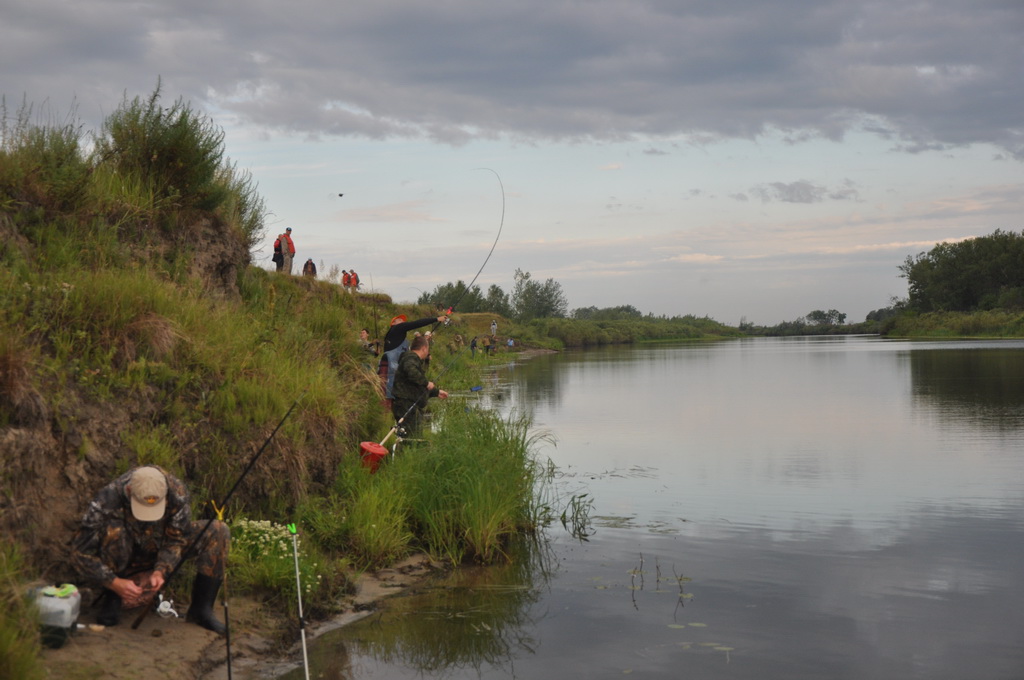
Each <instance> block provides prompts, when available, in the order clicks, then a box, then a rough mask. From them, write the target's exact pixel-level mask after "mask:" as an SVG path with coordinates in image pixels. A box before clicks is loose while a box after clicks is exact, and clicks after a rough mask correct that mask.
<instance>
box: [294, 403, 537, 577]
mask: <svg viewBox="0 0 1024 680" xmlns="http://www.w3.org/2000/svg"><path fill="white" fill-rule="evenodd" d="M437 416H439V417H441V420H442V422H441V424H440V427H439V428H438V430H437V431H436V432H434V433H431V434H427V435H426V437H427V441H426V443H424V444H421V445H420V446H416V447H413V446H406V447H403V448H401V449H400V450H399V452H398V453H397V455H396V456H394V457H393V458H389V459H388V460H387V462H386V463H385V464H384V465H383V466H382V467H381V468H380V470H379V471H378V472H377V473H376V474H368V473H367V471H366V470H365V469H364V468H362V467H361V466H360V465H359V463H358V462H357V461H351V460H350V461H349V462H347V464H346V465H345V466H344V469H343V471H342V474H341V475H340V476H339V482H338V488H337V495H336V496H335V497H334V498H335V499H334V501H333V503H332V505H331V514H329V515H328V514H322V513H320V514H316V515H311V514H307V517H308V518H309V520H310V521H311V523H312V524H313V525H314V526H315V527H316V528H315V530H314V531H315V533H316V534H317V535H318V536H322V537H325V538H327V537H329V539H327V540H329V541H330V542H331V543H332V544H333V545H335V546H344V548H345V549H346V550H348V551H350V552H351V554H352V555H353V556H354V558H355V559H356V560H357V563H359V564H361V565H363V566H366V567H371V566H380V565H382V564H385V563H387V561H389V560H392V559H394V558H395V557H399V556H401V555H403V554H406V553H408V552H411V551H413V550H424V551H426V552H429V553H430V554H432V555H434V556H435V557H437V558H440V559H446V560H449V561H451V562H454V563H461V562H464V561H466V560H472V561H475V562H479V563H494V562H499V561H504V560H507V559H508V554H507V551H506V549H507V546H508V545H509V544H510V542H511V541H512V540H513V539H514V538H515V537H517V536H521V535H523V534H529V533H532V532H534V531H535V530H536V529H537V528H538V526H539V525H540V524H541V523H542V522H543V521H545V519H546V518H545V517H543V508H542V507H541V506H540V505H539V503H538V498H539V497H540V495H539V490H538V487H539V486H541V485H542V484H543V483H544V480H545V477H544V474H543V471H542V468H541V467H540V466H539V465H538V464H537V463H536V460H535V454H536V451H535V448H536V446H537V445H538V444H539V443H540V441H541V440H542V439H544V435H543V434H537V433H532V432H531V428H530V419H529V418H528V417H526V416H523V415H517V416H510V417H508V418H501V417H499V416H497V415H495V414H493V413H491V412H487V411H466V410H462V409H460V408H458V405H456V406H455V407H451V408H447V409H445V410H444V411H443V412H440V411H439V412H438V414H437Z"/></svg>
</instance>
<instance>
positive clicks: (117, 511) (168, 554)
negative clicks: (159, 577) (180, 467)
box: [71, 468, 191, 585]
mask: <svg viewBox="0 0 1024 680" xmlns="http://www.w3.org/2000/svg"><path fill="white" fill-rule="evenodd" d="M160 470H161V472H163V473H164V475H166V477H167V508H166V510H165V511H164V518H163V519H162V520H160V521H158V522H140V521H139V520H137V519H135V516H134V515H132V509H131V499H129V497H128V492H127V491H126V489H125V487H126V486H127V485H128V483H129V482H130V481H131V478H132V472H133V471H134V470H129V471H128V472H126V473H124V474H123V475H121V476H120V477H118V478H117V479H115V480H114V481H112V482H110V483H109V484H107V485H106V486H105V487H103V488H102V489H100V491H99V492H98V493H97V494H96V497H95V498H93V499H92V501H91V502H90V503H89V507H88V509H87V510H86V511H85V515H84V516H83V517H82V523H81V525H80V527H79V529H78V531H77V532H76V533H75V535H74V537H73V538H72V539H71V563H72V566H74V567H75V569H76V571H78V573H79V574H80V575H81V576H82V578H83V579H84V580H85V581H87V582H89V583H90V584H93V585H109V584H110V583H111V582H112V581H113V580H114V577H115V576H124V575H125V574H118V573H116V572H115V569H116V567H115V566H114V565H113V564H111V562H112V561H115V560H114V558H113V556H112V555H111V554H110V552H111V550H110V548H109V546H111V545H112V544H114V543H117V542H119V541H121V537H120V536H115V535H114V534H115V533H119V532H126V533H127V534H128V536H127V538H128V539H129V541H128V542H130V544H131V546H132V551H131V552H132V560H133V562H137V561H141V562H148V563H149V565H151V566H152V568H153V569H158V570H160V571H162V572H163V574H164V576H167V575H168V574H170V573H171V571H173V570H174V568H175V567H176V566H177V564H178V562H179V560H180V558H181V555H182V553H183V551H184V550H185V548H186V543H187V536H188V532H189V529H190V526H191V510H190V508H189V495H188V490H187V489H186V488H185V484H184V483H183V482H182V481H181V480H180V479H178V478H177V477H175V476H174V475H172V474H170V473H168V472H167V471H166V470H164V469H163V468H160ZM129 566H143V565H142V564H137V565H127V564H126V565H123V567H122V570H123V569H124V568H128V567H129Z"/></svg>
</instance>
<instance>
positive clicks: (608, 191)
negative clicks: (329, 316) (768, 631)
mask: <svg viewBox="0 0 1024 680" xmlns="http://www.w3.org/2000/svg"><path fill="white" fill-rule="evenodd" d="M0 16H2V18H3V20H2V22H0V92H2V93H3V95H4V96H5V99H6V102H7V107H8V109H9V110H10V109H11V108H12V106H13V105H16V104H20V103H21V102H22V101H23V100H27V101H28V102H30V103H32V104H33V105H34V107H35V109H34V110H35V113H36V115H37V116H38V117H40V118H42V119H46V118H49V119H53V118H63V117H64V116H66V115H67V114H68V112H69V111H71V110H72V106H73V110H74V111H75V116H76V117H77V118H78V119H80V120H81V122H82V123H83V125H84V127H85V129H87V130H95V129H97V128H98V125H99V121H101V120H102V118H103V116H105V115H107V114H109V113H110V112H111V111H112V110H114V109H116V107H117V106H118V104H119V103H120V102H121V101H122V99H123V98H124V96H125V95H127V96H128V97H129V98H131V97H135V96H140V95H141V96H145V95H147V94H149V93H151V92H152V91H153V89H154V88H155V86H156V83H157V80H158V78H159V79H160V80H161V81H162V88H163V90H162V91H163V96H164V98H165V100H166V103H167V104H171V103H173V101H174V100H175V99H178V98H179V97H180V98H183V99H185V100H187V101H189V102H190V103H191V104H192V106H193V107H194V108H195V109H197V110H200V111H202V112H204V113H205V114H207V115H209V116H210V117H211V118H212V120H213V121H214V122H215V123H216V124H217V125H219V126H220V127H222V128H223V129H224V131H225V134H226V146H227V154H228V156H229V157H230V158H231V160H232V161H234V162H235V163H237V165H238V166H239V167H240V168H243V169H247V170H249V171H250V172H251V173H252V174H253V176H254V179H255V180H256V181H257V182H258V184H259V187H260V191H261V194H262V195H263V197H264V198H265V200H266V202H267V207H268V209H269V210H270V211H271V212H272V215H271V216H270V217H269V219H268V239H267V244H269V242H270V241H272V239H273V236H274V235H275V234H276V233H277V232H278V231H281V230H283V229H284V227H285V226H292V227H293V229H294V237H295V240H296V245H297V248H298V251H299V252H298V255H297V260H298V263H299V264H301V262H302V261H304V260H305V259H306V258H307V257H312V258H313V259H314V261H315V262H317V264H318V265H323V266H326V267H328V268H329V267H330V266H331V265H337V266H338V267H340V268H344V269H349V268H355V269H356V270H357V271H359V273H360V274H361V276H362V279H363V281H364V282H365V283H366V284H367V287H369V286H370V283H371V279H372V285H373V287H374V288H376V289H378V290H382V291H385V292H387V293H389V294H391V295H392V296H393V297H394V298H395V299H396V300H412V299H415V298H416V297H417V296H418V295H419V294H420V291H423V290H431V289H433V287H434V286H435V285H437V284H439V283H444V282H446V281H455V280H458V279H462V280H463V281H466V282H468V281H469V280H471V279H472V278H473V276H474V275H475V274H476V273H477V271H478V270H479V268H480V266H481V265H482V264H483V263H484V260H485V258H486V257H487V253H488V251H489V250H490V248H491V245H492V243H494V241H495V238H496V237H498V236H499V229H500V237H499V238H498V242H497V246H496V248H495V249H494V255H493V257H492V258H491V259H490V261H489V262H487V266H486V267H485V268H484V269H483V271H482V273H481V274H480V277H479V279H478V280H477V284H478V285H481V287H482V288H483V289H484V290H486V288H487V287H488V286H489V285H491V284H498V285H500V286H501V287H502V288H503V289H504V290H506V291H510V290H511V288H512V280H513V273H514V271H515V269H516V268H520V269H523V270H524V271H528V272H530V273H531V274H532V276H533V277H534V278H535V279H540V280H545V279H547V278H554V279H555V280H557V281H558V282H559V283H560V284H561V285H562V287H563V289H564V291H565V293H566V295H567V297H568V299H569V304H570V308H575V307H586V306H591V305H594V306H597V307H610V306H616V305H622V304H631V305H633V306H635V307H637V308H639V309H640V310H642V311H644V312H653V313H655V314H659V315H660V314H666V315H676V314H697V315H708V316H711V317H713V318H715V319H717V320H719V321H722V322H724V323H729V324H736V323H739V322H740V321H741V320H743V319H745V320H747V321H750V322H753V323H759V324H761V323H763V324H773V323H777V322H779V321H783V320H792V319H795V318H797V317H800V316H803V315H805V314H806V313H808V312H810V311H812V310H815V309H823V310H828V309H837V310H839V311H840V312H844V313H846V314H848V316H849V319H850V320H861V319H863V318H864V315H865V314H866V313H867V312H869V311H871V310H873V309H878V308H880V307H885V306H887V305H888V304H889V299H890V297H891V296H899V297H903V296H905V295H906V282H905V281H904V280H903V279H901V278H899V270H898V267H899V265H900V264H901V263H902V262H903V261H904V260H905V258H906V257H907V256H908V255H914V254H917V253H919V252H923V251H926V250H928V249H930V248H931V247H932V246H933V245H934V244H935V243H937V242H939V241H943V240H951V239H960V238H965V237H969V236H978V235H984V234H988V233H991V232H992V231H994V230H995V229H997V228H1000V229H1012V230H1017V231H1019V230H1020V229H1022V228H1024V220H1022V219H1021V216H1022V214H1024V211H1022V205H1024V191H1022V188H1024V186H1022V185H1024V166H1022V163H1024V82H1022V81H1024V77H1022V74H1024V4H1022V2H1021V0H914V1H913V2H907V1H904V0H568V1H565V0H510V1H507V2H495V1H494V0H489V1H485V0H440V1H439V2H433V3H427V2H416V1H414V0H375V1H374V2H372V3H370V2H367V3H339V2H325V1H323V0H294V1H292V2H280V1H278V2H267V1H266V0H245V1H244V2H242V1H240V0H217V1H216V2H210V1H209V0H160V1H156V0H148V1H146V0H144V1H141V2H131V3H129V2H122V1H117V0H77V1H76V2H67V0H0ZM339 193H343V194H344V197H340V198H339V197H338V194H339ZM269 256H270V249H269V245H268V246H267V247H265V248H264V250H263V252H262V253H260V254H259V258H260V260H259V261H260V263H261V265H263V266H270V265H269Z"/></svg>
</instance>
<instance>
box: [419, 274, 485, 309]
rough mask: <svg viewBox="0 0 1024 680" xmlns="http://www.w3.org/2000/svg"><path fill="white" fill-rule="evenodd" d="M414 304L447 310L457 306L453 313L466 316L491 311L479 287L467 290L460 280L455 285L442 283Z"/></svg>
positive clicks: (421, 296)
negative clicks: (461, 313) (460, 313)
mask: <svg viewBox="0 0 1024 680" xmlns="http://www.w3.org/2000/svg"><path fill="white" fill-rule="evenodd" d="M499 290H500V289H499ZM416 304H418V305H430V306H431V307H434V308H436V309H448V308H449V307H452V306H454V305H457V309H456V310H455V311H458V312H464V313H466V314H469V313H472V312H489V311H492V310H490V309H488V307H487V303H486V301H485V300H484V296H483V294H482V293H481V292H480V286H473V287H472V288H469V289H467V288H466V284H465V283H463V282H462V280H461V279H460V280H459V281H456V282H455V283H450V282H449V283H442V284H440V285H438V286H437V287H436V288H434V291H433V292H431V293H423V294H422V295H420V297H419V299H417V300H416Z"/></svg>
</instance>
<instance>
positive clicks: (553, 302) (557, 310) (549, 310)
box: [511, 269, 569, 322]
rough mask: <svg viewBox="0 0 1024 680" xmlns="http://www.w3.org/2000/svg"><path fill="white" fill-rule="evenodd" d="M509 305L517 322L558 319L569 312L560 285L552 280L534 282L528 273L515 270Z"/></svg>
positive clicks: (567, 302)
mask: <svg viewBox="0 0 1024 680" xmlns="http://www.w3.org/2000/svg"><path fill="white" fill-rule="evenodd" d="M511 304H512V311H513V317H514V318H515V319H516V320H517V321H519V322H527V321H531V320H533V319H559V318H563V317H565V315H566V313H567V312H568V311H569V301H568V300H567V299H566V297H565V293H564V292H562V284H560V283H558V282H557V281H555V280H554V279H548V280H547V281H545V282H544V283H540V282H538V281H534V280H533V279H532V278H531V276H530V272H524V271H523V270H522V269H516V273H515V286H514V288H513V289H512V296H511Z"/></svg>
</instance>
